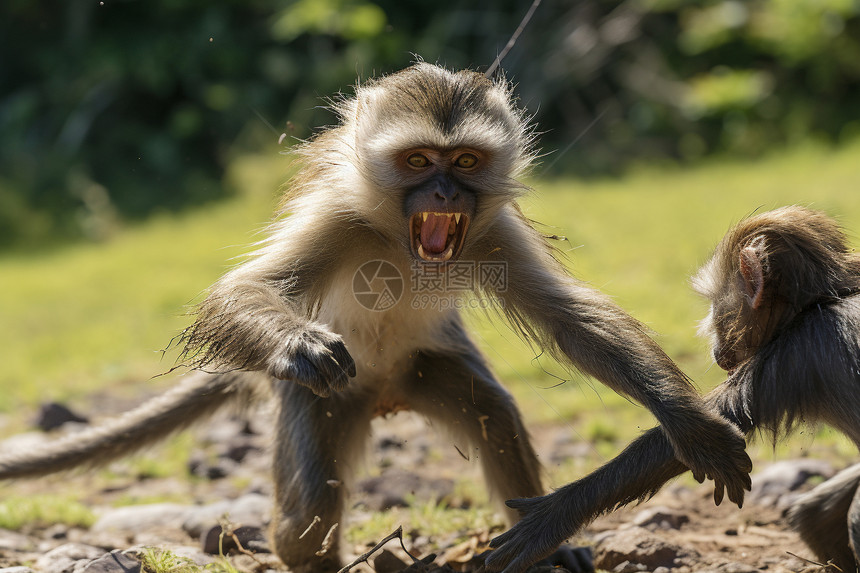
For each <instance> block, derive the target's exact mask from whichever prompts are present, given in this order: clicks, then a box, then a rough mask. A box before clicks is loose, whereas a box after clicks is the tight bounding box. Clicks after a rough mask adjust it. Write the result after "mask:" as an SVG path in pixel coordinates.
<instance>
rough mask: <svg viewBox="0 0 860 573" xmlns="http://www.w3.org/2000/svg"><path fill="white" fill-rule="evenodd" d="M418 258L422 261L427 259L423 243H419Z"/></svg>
mask: <svg viewBox="0 0 860 573" xmlns="http://www.w3.org/2000/svg"><path fill="white" fill-rule="evenodd" d="M418 256H419V257H421V258H422V259H426V258H427V256H426V255H425V254H424V247H423V246H422V245H421V243H418Z"/></svg>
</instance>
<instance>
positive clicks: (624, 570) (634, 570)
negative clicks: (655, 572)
mask: <svg viewBox="0 0 860 573" xmlns="http://www.w3.org/2000/svg"><path fill="white" fill-rule="evenodd" d="M639 571H648V568H647V567H646V566H645V565H643V564H642V563H631V562H630V561H623V562H621V563H619V564H618V565H616V566H615V567H613V568H612V573H638V572H639Z"/></svg>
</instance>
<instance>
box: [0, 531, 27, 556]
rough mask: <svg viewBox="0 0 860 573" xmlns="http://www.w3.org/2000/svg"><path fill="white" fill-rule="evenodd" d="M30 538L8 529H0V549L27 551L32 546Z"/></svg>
mask: <svg viewBox="0 0 860 573" xmlns="http://www.w3.org/2000/svg"><path fill="white" fill-rule="evenodd" d="M34 546H35V544H34V542H33V540H32V539H30V538H29V537H27V536H26V535H22V534H20V533H17V532H15V531H9V530H8V529H0V550H4V549H5V550H10V551H29V550H32V549H33V548H34Z"/></svg>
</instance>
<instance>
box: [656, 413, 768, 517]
mask: <svg viewBox="0 0 860 573" xmlns="http://www.w3.org/2000/svg"><path fill="white" fill-rule="evenodd" d="M709 422H710V423H709V424H707V425H703V424H698V425H697V426H696V427H691V428H689V429H688V431H687V432H686V434H685V435H684V441H683V442H681V443H678V442H676V441H674V440H672V439H671V437H669V436H668V435H667V437H669V442H670V443H671V445H672V449H673V450H674V451H675V457H676V458H677V459H678V460H679V461H680V462H681V463H683V464H684V465H686V466H687V467H688V468H689V469H690V471H691V472H692V473H693V477H694V478H695V479H696V480H697V481H698V482H700V483H701V482H703V481H705V479H706V478H708V479H712V480H714V502H715V503H716V504H717V505H720V503H721V502H722V501H723V496H724V491H725V492H726V493H728V496H729V500H731V501H732V502H733V503H735V504H737V506H738V507H742V506H743V503H744V490H746V491H749V490H750V487H751V486H752V481H751V480H750V475H749V474H750V472H751V471H752V460H751V459H750V457H749V455H748V454H747V452H746V441H745V440H744V437H743V434H742V433H741V431H740V430H738V428H737V427H736V426H735V425H734V424H732V423H731V422H729V421H728V420H726V419H725V418H723V417H721V416H719V415H717V414H712V416H711V418H710V420H709ZM664 433H665V432H664ZM677 435H678V434H677V432H676V433H675V436H677Z"/></svg>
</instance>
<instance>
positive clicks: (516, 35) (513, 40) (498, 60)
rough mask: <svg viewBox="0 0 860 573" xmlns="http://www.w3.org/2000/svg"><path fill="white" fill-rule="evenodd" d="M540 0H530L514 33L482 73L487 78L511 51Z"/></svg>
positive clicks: (491, 75) (490, 76)
mask: <svg viewBox="0 0 860 573" xmlns="http://www.w3.org/2000/svg"><path fill="white" fill-rule="evenodd" d="M540 2H541V0H534V2H532V5H531V7H530V8H529V11H528V12H526V15H525V16H523V19H522V21H521V22H520V25H519V26H518V27H517V29H516V30H515V31H514V34H513V35H512V36H511V39H510V40H508V43H507V44H505V48H504V49H503V50H502V52H501V53H500V54H499V55H498V56H496V60H495V61H494V62H493V63H492V65H491V66H490V68H489V69H488V70H487V72H486V74H484V75H485V76H487V77H488V78H492V77H493V74H495V73H496V70H497V69H498V68H499V66H500V65H501V64H502V60H503V59H504V58H505V56H507V55H508V52H510V51H511V48H513V47H514V44H516V43H517V39H519V37H520V34H522V33H523V30H524V29H525V27H526V25H527V24H528V23H529V20H531V19H532V15H533V14H534V13H535V10H537V7H538V6H540Z"/></svg>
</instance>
